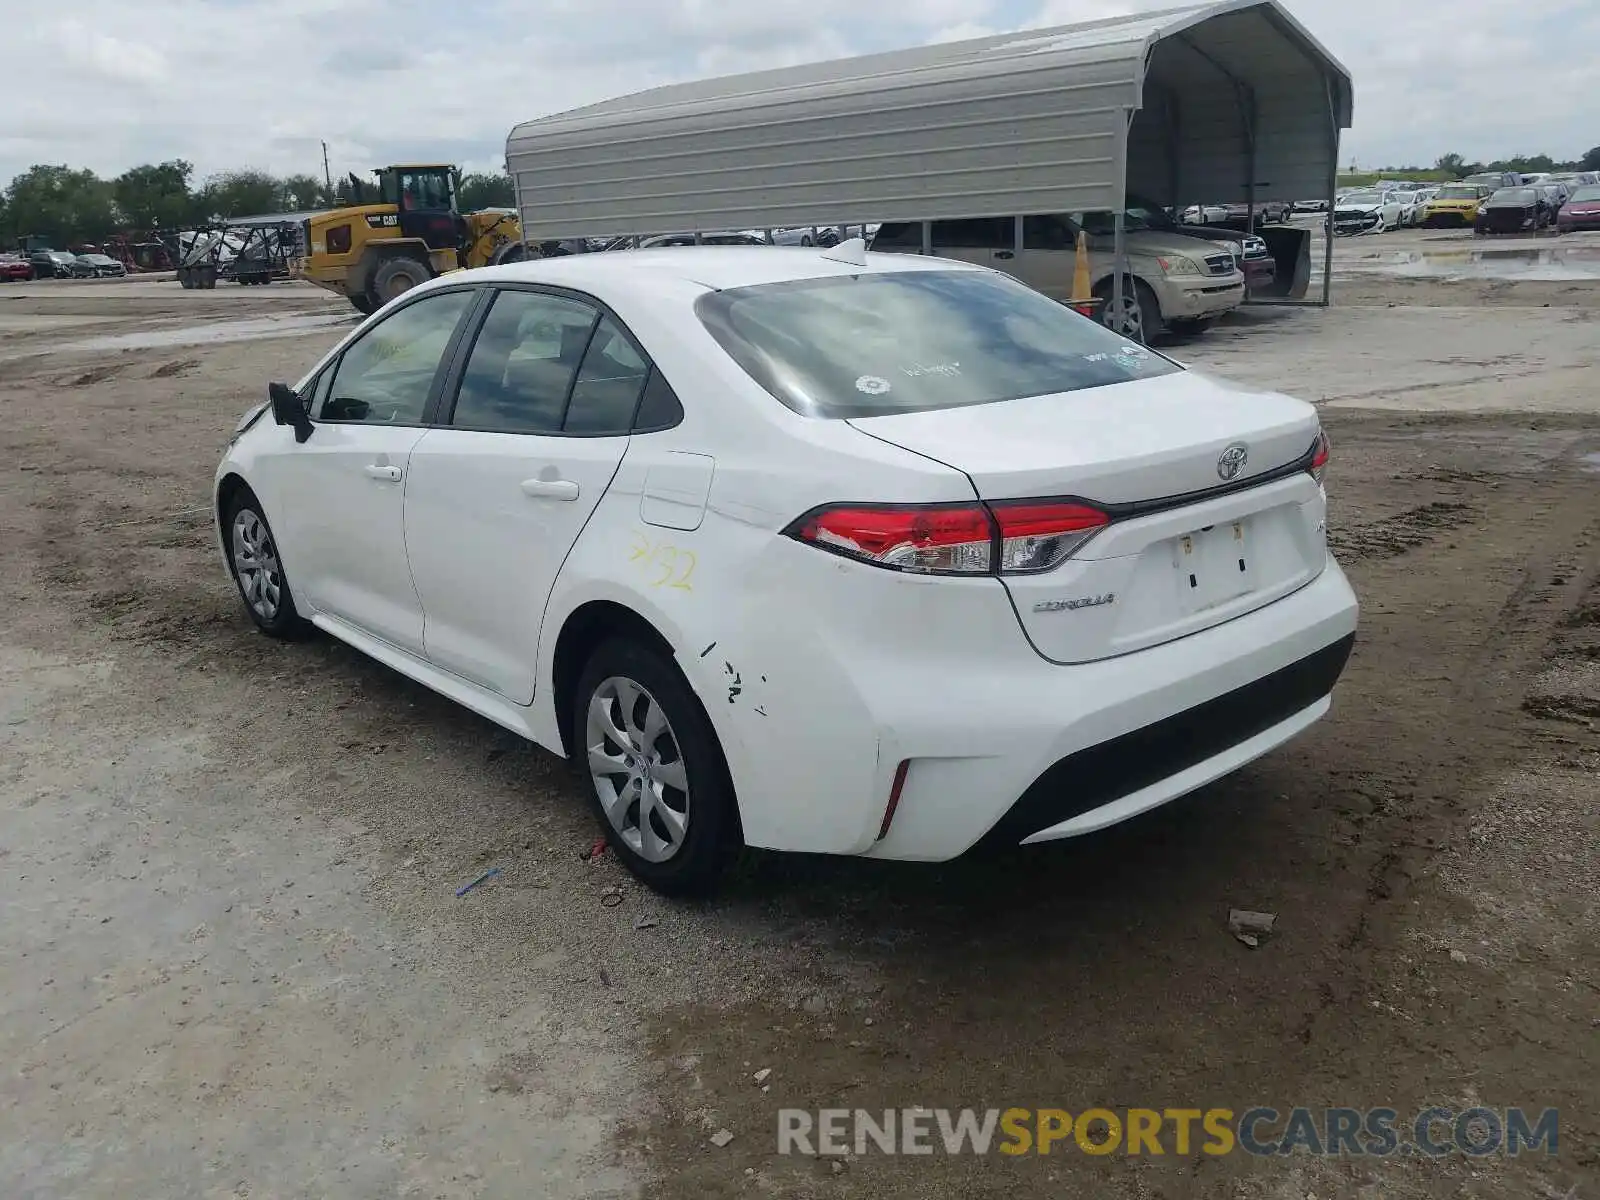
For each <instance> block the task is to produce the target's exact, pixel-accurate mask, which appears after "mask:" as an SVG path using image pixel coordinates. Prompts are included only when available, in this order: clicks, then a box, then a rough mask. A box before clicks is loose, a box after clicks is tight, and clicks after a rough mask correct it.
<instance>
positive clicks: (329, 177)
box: [322, 142, 333, 204]
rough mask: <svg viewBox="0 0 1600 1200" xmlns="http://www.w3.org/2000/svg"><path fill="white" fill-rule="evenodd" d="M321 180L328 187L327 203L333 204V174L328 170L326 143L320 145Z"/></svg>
mask: <svg viewBox="0 0 1600 1200" xmlns="http://www.w3.org/2000/svg"><path fill="white" fill-rule="evenodd" d="M322 178H323V180H324V181H325V182H326V183H327V185H328V199H327V203H329V204H332V203H333V172H332V171H330V170H328V143H327V142H323V143H322Z"/></svg>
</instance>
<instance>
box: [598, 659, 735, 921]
mask: <svg viewBox="0 0 1600 1200" xmlns="http://www.w3.org/2000/svg"><path fill="white" fill-rule="evenodd" d="M572 705H573V708H572V732H573V740H574V742H575V745H574V746H573V757H574V759H575V760H576V761H577V763H578V765H579V766H580V767H581V769H582V770H583V773H584V775H585V776H586V777H587V779H588V792H589V799H590V802H591V803H592V804H593V806H594V809H595V811H596V813H597V815H598V816H599V818H600V823H601V826H602V827H603V828H604V830H605V833H606V838H607V840H608V841H609V842H610V844H611V846H612V848H613V849H614V850H615V851H616V853H617V857H618V858H620V859H621V860H622V861H623V863H624V865H626V866H627V868H628V869H629V870H630V871H632V872H633V873H634V874H635V875H637V876H638V877H639V878H640V879H641V880H643V881H644V882H645V883H646V884H648V885H649V886H650V887H652V888H654V889H655V890H656V891H658V892H663V893H666V894H669V895H692V894H697V893H705V892H707V891H709V890H710V889H711V887H712V885H713V884H714V883H715V882H716V880H717V877H718V876H719V875H720V874H721V872H722V869H723V868H724V867H725V866H726V864H727V861H728V859H729V858H730V857H731V854H732V852H733V851H735V850H736V849H737V848H738V844H739V840H740V839H739V833H738V830H739V821H738V813H737V808H736V805H735V801H734V795H733V786H732V784H731V783H730V782H729V779H728V771H727V766H726V764H725V762H724V761H723V757H722V748H721V746H720V745H719V744H718V742H717V735H716V732H715V731H714V730H713V729H712V727H711V720H710V718H709V717H707V716H706V714H705V710H704V709H703V708H701V706H700V702H699V701H698V700H697V699H696V698H695V695H694V693H693V692H692V691H690V689H689V685H688V683H687V682H686V681H685V680H684V678H683V676H682V675H681V674H680V673H679V672H678V670H677V668H676V667H675V666H673V664H672V663H671V662H670V661H669V660H668V659H667V658H666V657H664V656H663V655H662V654H661V653H660V652H659V651H657V650H655V649H653V648H651V647H648V646H645V645H642V644H640V643H639V642H635V641H629V640H621V639H617V640H612V641H608V642H605V643H603V644H602V645H601V646H600V647H599V648H598V649H596V650H595V652H594V654H592V655H591V656H590V658H589V661H588V663H587V664H586V665H585V666H584V669H583V673H582V675H580V676H579V679H578V686H577V688H576V689H575V690H574V693H573V696H572Z"/></svg>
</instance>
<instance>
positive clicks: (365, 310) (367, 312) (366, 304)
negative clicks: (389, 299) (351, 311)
mask: <svg viewBox="0 0 1600 1200" xmlns="http://www.w3.org/2000/svg"><path fill="white" fill-rule="evenodd" d="M350 303H351V304H352V305H354V306H355V310H356V311H357V312H358V313H360V314H361V315H362V316H363V317H370V316H371V315H372V314H373V313H375V312H377V311H378V305H377V302H376V301H375V300H373V298H372V297H371V296H369V295H367V294H366V293H364V292H363V293H362V294H361V295H359V296H351V297H350Z"/></svg>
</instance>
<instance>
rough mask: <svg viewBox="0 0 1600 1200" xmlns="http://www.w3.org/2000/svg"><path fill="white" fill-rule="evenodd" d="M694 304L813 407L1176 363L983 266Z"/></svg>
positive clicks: (916, 408)
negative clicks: (976, 269) (983, 268)
mask: <svg viewBox="0 0 1600 1200" xmlns="http://www.w3.org/2000/svg"><path fill="white" fill-rule="evenodd" d="M695 312H696V314H697V315H698V316H699V317H700V320H701V322H702V323H703V324H704V325H705V327H706V329H707V330H709V331H710V333H711V335H712V337H714V338H715V339H716V340H717V342H718V344H720V345H721V346H722V348H723V349H724V350H726V351H727V352H728V354H729V355H730V356H731V357H732V358H733V360H734V361H735V362H737V363H738V364H739V365H740V366H741V367H743V368H744V370H745V371H746V372H748V373H749V375H750V376H751V378H753V379H754V380H755V381H756V382H757V383H759V384H760V385H761V386H762V387H764V388H765V389H766V390H767V391H769V392H771V393H772V395H773V396H775V397H776V398H777V399H778V400H780V401H782V402H783V403H784V404H785V405H787V406H788V407H789V408H792V409H793V410H794V411H795V412H797V413H800V414H802V415H804V416H810V417H831V418H843V417H874V416H886V415H889V414H891V413H907V412H927V411H929V410H933V409H942V408H963V407H966V406H968V405H973V404H992V403H994V402H996V401H1001V400H1015V399H1019V398H1021V397H1024V396H1043V395H1049V394H1051V393H1055V392H1076V391H1081V390H1083V389H1084V388H1094V387H1103V386H1105V385H1107V384H1112V383H1125V382H1127V381H1128V380H1131V379H1143V378H1149V377H1152V376H1156V375H1167V374H1171V373H1172V372H1174V371H1178V370H1180V369H1181V368H1179V367H1178V366H1176V365H1175V364H1173V363H1172V362H1170V361H1168V360H1167V359H1165V358H1162V357H1161V356H1160V355H1158V354H1154V353H1152V352H1151V351H1149V350H1146V349H1145V348H1144V347H1143V346H1141V345H1138V344H1137V343H1135V342H1131V341H1128V340H1127V339H1126V338H1123V337H1121V336H1120V335H1118V334H1115V333H1113V332H1111V330H1109V329H1107V328H1106V327H1105V326H1104V325H1101V324H1100V323H1099V322H1098V321H1094V320H1091V319H1089V318H1087V317H1083V316H1080V315H1078V314H1077V313H1075V312H1073V311H1072V310H1071V309H1068V308H1066V307H1064V306H1062V305H1060V304H1058V303H1056V302H1055V301H1054V300H1050V299H1048V298H1046V297H1045V296H1042V295H1040V294H1039V293H1038V292H1035V291H1033V290H1032V289H1031V288H1027V287H1024V286H1023V285H1022V284H1020V283H1017V282H1015V281H1014V280H1011V279H1008V278H1007V277H1005V276H1003V275H999V274H996V273H991V272H988V271H922V270H917V271H887V272H872V273H866V274H861V275H850V276H842V277H840V276H836V277H832V278H827V279H802V280H791V281H789V282H785V283H769V284H761V285H758V286H755V287H746V288H730V289H728V290H726V291H720V292H709V293H707V294H706V295H704V296H702V297H701V298H700V299H699V300H698V301H697V302H696V304H695Z"/></svg>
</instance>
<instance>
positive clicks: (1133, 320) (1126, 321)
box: [1104, 288, 1144, 343]
mask: <svg viewBox="0 0 1600 1200" xmlns="http://www.w3.org/2000/svg"><path fill="white" fill-rule="evenodd" d="M1104 319H1105V323H1106V326H1107V327H1108V328H1110V329H1114V330H1116V332H1118V333H1120V334H1121V335H1122V336H1123V337H1125V338H1131V339H1132V340H1134V341H1136V342H1140V343H1142V342H1143V341H1144V310H1143V309H1142V308H1141V307H1140V305H1139V297H1138V295H1137V293H1135V292H1134V291H1133V290H1132V289H1131V288H1130V289H1128V290H1126V291H1124V292H1123V293H1122V311H1121V313H1120V314H1119V313H1118V312H1117V311H1116V309H1115V308H1114V307H1113V304H1112V298H1111V296H1109V295H1107V296H1106V300H1105V318H1104Z"/></svg>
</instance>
